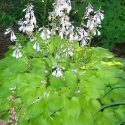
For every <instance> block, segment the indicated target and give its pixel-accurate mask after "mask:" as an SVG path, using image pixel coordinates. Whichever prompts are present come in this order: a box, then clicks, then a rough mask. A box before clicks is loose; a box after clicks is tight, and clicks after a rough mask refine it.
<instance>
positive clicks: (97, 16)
mask: <svg viewBox="0 0 125 125" xmlns="http://www.w3.org/2000/svg"><path fill="white" fill-rule="evenodd" d="M103 12H104V11H102V10H101V8H100V9H99V10H98V11H95V12H94V13H95V15H94V17H93V19H94V20H95V21H96V22H97V24H101V21H102V20H103V19H104V14H103Z"/></svg>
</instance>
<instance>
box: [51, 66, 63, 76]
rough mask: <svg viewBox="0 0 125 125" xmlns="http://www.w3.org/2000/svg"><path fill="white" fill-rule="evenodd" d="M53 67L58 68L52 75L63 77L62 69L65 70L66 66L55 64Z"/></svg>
mask: <svg viewBox="0 0 125 125" xmlns="http://www.w3.org/2000/svg"><path fill="white" fill-rule="evenodd" d="M52 68H56V69H55V70H54V71H53V72H52V75H53V76H55V77H57V78H60V77H63V74H62V70H64V69H65V68H64V67H60V66H54V67H52Z"/></svg>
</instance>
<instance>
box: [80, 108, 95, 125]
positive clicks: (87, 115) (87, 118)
mask: <svg viewBox="0 0 125 125" xmlns="http://www.w3.org/2000/svg"><path fill="white" fill-rule="evenodd" d="M78 121H79V125H82V124H84V125H94V123H93V116H92V114H91V112H90V110H89V109H88V108H86V109H84V110H83V111H82V113H81V114H80V116H79V119H78Z"/></svg>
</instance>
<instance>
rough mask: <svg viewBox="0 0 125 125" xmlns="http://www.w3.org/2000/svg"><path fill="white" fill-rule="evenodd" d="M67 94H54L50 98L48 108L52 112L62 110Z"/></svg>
mask: <svg viewBox="0 0 125 125" xmlns="http://www.w3.org/2000/svg"><path fill="white" fill-rule="evenodd" d="M65 99H66V98H65V96H55V95H54V96H53V97H50V98H49V102H48V108H49V110H50V111H51V112H56V111H59V110H61V109H62V108H63V107H64V105H65V103H66V102H65Z"/></svg>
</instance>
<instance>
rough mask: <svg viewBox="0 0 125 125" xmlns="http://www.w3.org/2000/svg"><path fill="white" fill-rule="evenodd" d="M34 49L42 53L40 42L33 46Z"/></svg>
mask: <svg viewBox="0 0 125 125" xmlns="http://www.w3.org/2000/svg"><path fill="white" fill-rule="evenodd" d="M33 49H35V50H36V51H38V52H39V51H40V45H39V43H38V42H35V44H34V45H33Z"/></svg>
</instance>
